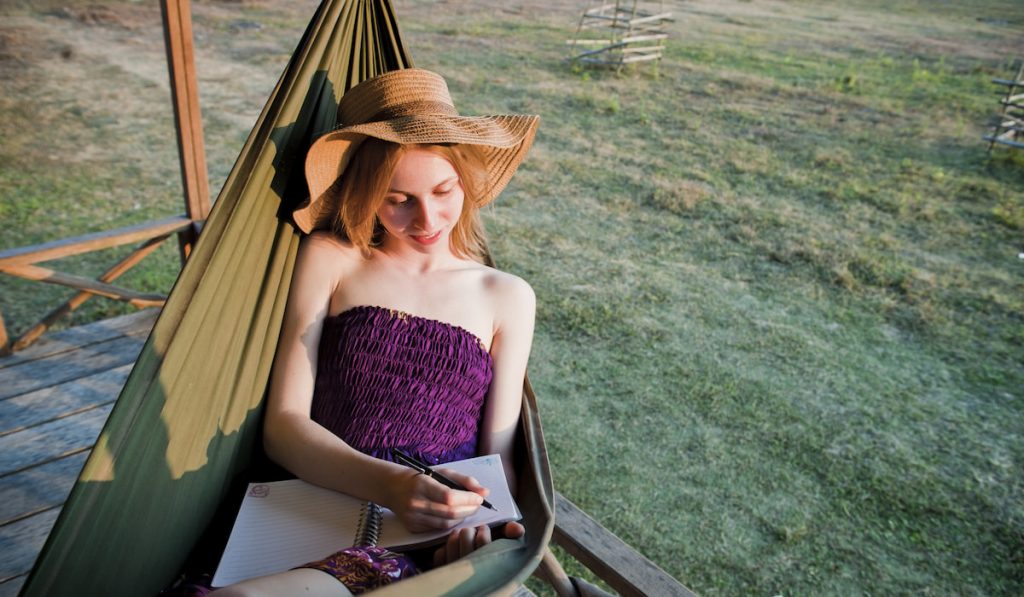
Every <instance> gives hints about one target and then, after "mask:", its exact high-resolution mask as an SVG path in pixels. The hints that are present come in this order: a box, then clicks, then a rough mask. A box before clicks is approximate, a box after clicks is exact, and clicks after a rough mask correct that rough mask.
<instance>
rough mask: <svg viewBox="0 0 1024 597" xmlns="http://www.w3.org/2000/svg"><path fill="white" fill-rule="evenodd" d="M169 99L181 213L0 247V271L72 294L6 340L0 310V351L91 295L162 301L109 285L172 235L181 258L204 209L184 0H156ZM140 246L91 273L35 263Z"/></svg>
mask: <svg viewBox="0 0 1024 597" xmlns="http://www.w3.org/2000/svg"><path fill="white" fill-rule="evenodd" d="M160 5H161V11H162V14H163V19H162V20H163V29H164V42H165V45H166V48H167V66H168V69H169V71H170V81H171V98H172V100H173V103H174V121H175V129H176V130H177V137H178V154H179V156H180V158H181V173H182V183H183V188H184V196H185V215H183V216H180V217H175V218H167V219H163V220H157V221H152V222H146V223H143V224H138V225H134V226H127V227H123V228H117V229H114V230H108V231H104V232H98V233H93V234H86V235H82V236H75V237H72V238H66V239H61V240H58V241H53V242H48V243H43V244H37V245H31V246H27V247H17V248H14V249H8V250H6V251H0V272H2V273H5V274H8V275H11V276H15V277H18V278H23V279H26V280H33V281H37V282H46V283H48V284H60V285H62V286H68V287H70V288H74V289H76V290H78V291H79V292H78V293H77V294H75V295H74V296H72V297H71V298H70V299H68V300H67V301H65V302H64V303H62V304H61V305H59V306H58V307H56V308H55V309H53V310H52V311H50V312H49V313H47V314H46V315H44V316H43V317H42V319H40V320H39V321H38V322H37V323H36V324H34V325H33V326H31V327H30V328H29V329H28V330H26V331H25V332H23V333H22V334H21V335H20V336H19V337H17V338H14V339H11V338H9V337H8V335H7V328H6V326H5V325H4V320H3V313H2V311H0V356H4V355H8V354H10V353H12V352H15V351H18V350H21V349H23V348H25V347H26V346H29V345H30V344H32V343H33V342H35V341H36V340H37V339H38V338H39V337H40V336H41V335H42V334H43V333H45V332H46V330H47V329H48V328H49V327H50V326H52V325H53V324H54V323H55V322H57V320H59V319H60V318H61V317H64V316H65V315H67V314H68V313H71V312H72V311H74V310H75V309H77V308H78V307H79V306H81V305H82V303H84V302H85V301H87V300H89V299H90V298H92V297H93V296H97V295H99V296H104V297H107V298H111V299H115V300H119V301H124V302H127V303H129V304H131V305H134V306H136V307H151V306H158V305H162V304H163V302H164V300H165V299H166V296H164V295H160V294H144V293H139V292H135V291H133V290H129V289H126V288H121V287H119V286H115V285H114V284H113V282H114V281H115V280H116V279H117V278H118V277H120V276H121V275H122V274H124V273H125V272H127V271H128V270H130V269H131V268H132V267H134V266H135V265H137V264H138V263H139V262H140V261H142V259H143V258H145V257H146V256H147V255H149V254H150V253H152V252H153V251H154V250H155V249H156V248H157V247H158V246H159V245H160V243H162V242H163V241H164V240H166V239H167V238H168V237H169V236H171V235H172V234H176V235H177V236H178V243H179V246H180V249H181V259H182V262H184V260H185V259H186V258H187V257H188V254H189V252H190V251H191V248H192V245H193V243H195V241H196V238H197V237H198V234H199V230H200V229H201V227H202V223H203V221H204V220H205V219H206V217H207V216H208V215H209V213H210V191H209V183H208V182H207V170H206V153H205V150H204V147H203V123H202V118H201V114H200V111H199V88H198V84H197V82H196V71H195V59H194V47H193V43H192V16H191V14H192V13H191V7H190V4H189V0H161V2H160ZM131 243H140V244H139V245H138V246H137V247H136V249H135V250H134V251H132V252H131V253H130V254H129V255H128V256H127V257H124V258H122V259H121V260H120V261H118V262H117V263H115V264H114V265H112V266H111V267H110V268H109V269H107V271H105V272H103V274H101V275H100V276H99V277H98V278H96V279H90V278H86V277H82V276H76V275H73V274H66V273H63V272H59V271H56V270H54V269H51V268H48V267H43V266H40V265H37V264H39V263H42V262H46V261H50V260H53V259H59V258H61V257H68V256H71V255H79V254H82V253H89V252H92V251H99V250H101V249H108V248H111V247H118V246H123V245H126V244H131Z"/></svg>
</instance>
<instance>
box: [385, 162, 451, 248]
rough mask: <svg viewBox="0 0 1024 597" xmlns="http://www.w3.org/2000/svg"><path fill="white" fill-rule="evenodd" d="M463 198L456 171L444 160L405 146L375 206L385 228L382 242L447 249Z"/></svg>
mask: <svg viewBox="0 0 1024 597" xmlns="http://www.w3.org/2000/svg"><path fill="white" fill-rule="evenodd" d="M464 199H465V193H464V191H463V189H462V184H461V183H460V181H459V175H458V173H457V172H456V171H455V167H454V166H452V164H451V163H450V162H449V161H448V160H446V159H445V158H443V157H441V156H439V155H437V154H436V153H432V152H430V151H427V150H425V149H419V148H410V149H408V150H406V151H405V152H404V153H403V154H402V157H401V158H400V160H399V162H398V165H397V166H396V167H395V172H394V174H393V175H392V177H391V184H390V185H389V187H388V191H387V194H386V195H385V196H384V203H382V204H381V206H380V209H379V210H377V217H378V218H379V219H380V223H381V224H382V225H383V226H384V229H385V230H386V231H387V237H386V238H385V240H384V243H385V244H389V243H403V244H406V245H408V246H409V247H412V248H414V249H416V250H418V251H421V252H426V251H431V252H432V251H436V250H438V248H444V249H447V248H448V247H449V244H448V241H449V236H450V235H451V231H452V228H453V227H454V226H455V224H456V223H457V222H458V221H459V217H460V216H461V215H462V202H463V201H464Z"/></svg>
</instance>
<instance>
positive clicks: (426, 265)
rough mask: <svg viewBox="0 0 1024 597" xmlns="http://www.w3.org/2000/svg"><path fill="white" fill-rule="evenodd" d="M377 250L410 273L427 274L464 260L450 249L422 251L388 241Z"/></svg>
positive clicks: (396, 265)
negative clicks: (394, 244) (396, 245)
mask: <svg viewBox="0 0 1024 597" xmlns="http://www.w3.org/2000/svg"><path fill="white" fill-rule="evenodd" d="M376 250H377V253H378V255H380V256H381V257H383V258H384V259H386V260H387V261H389V262H390V263H391V264H392V265H394V266H395V267H397V268H399V269H401V270H403V271H405V272H407V273H410V274H425V273H430V272H433V271H438V270H442V269H449V268H451V267H452V266H453V265H455V264H458V263H461V261H462V260H461V259H459V258H458V257H456V256H455V254H454V253H452V252H451V251H450V250H441V251H432V252H420V251H417V250H415V249H412V248H410V247H404V246H398V247H395V246H389V243H388V242H387V241H385V242H384V243H383V244H381V246H379V247H377V249H376Z"/></svg>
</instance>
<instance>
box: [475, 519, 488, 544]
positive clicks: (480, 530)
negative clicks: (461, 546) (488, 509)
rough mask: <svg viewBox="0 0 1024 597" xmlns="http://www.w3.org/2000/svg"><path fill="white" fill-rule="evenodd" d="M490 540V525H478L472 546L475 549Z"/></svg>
mask: <svg viewBox="0 0 1024 597" xmlns="http://www.w3.org/2000/svg"><path fill="white" fill-rule="evenodd" d="M490 542H491V527H489V526H487V525H485V524H484V525H480V526H478V527H476V538H475V539H474V541H473V548H474V549H477V548H480V547H483V546H484V545H487V544H488V543H490Z"/></svg>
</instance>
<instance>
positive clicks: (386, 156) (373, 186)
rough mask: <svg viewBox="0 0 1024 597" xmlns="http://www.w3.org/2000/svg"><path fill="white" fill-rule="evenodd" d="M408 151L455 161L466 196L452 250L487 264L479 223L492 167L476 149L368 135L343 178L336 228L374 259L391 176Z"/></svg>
mask: <svg viewBox="0 0 1024 597" xmlns="http://www.w3.org/2000/svg"><path fill="white" fill-rule="evenodd" d="M409 148H417V149H423V150H426V151H429V152H431V153H435V154H437V155H439V156H441V157H443V158H444V159H446V160H448V162H449V163H451V165H452V167H453V168H455V173H456V174H457V175H458V176H459V182H460V184H461V185H462V189H463V192H464V193H465V200H464V201H463V202H462V213H461V214H460V215H459V219H458V221H457V222H456V223H455V226H453V227H452V232H451V237H450V238H451V249H452V252H453V253H455V255H457V256H459V257H465V258H469V259H473V260H475V261H483V258H484V245H485V242H486V240H485V237H484V229H483V224H482V223H481V222H480V208H479V197H480V195H481V189H484V188H486V182H487V181H486V176H487V168H486V166H485V161H484V155H483V152H481V151H480V149H479V148H477V147H476V146H474V145H458V144H445V145H403V144H400V143H392V142H390V141H384V140H382V139H377V138H376V137H367V138H366V139H365V140H364V141H363V142H362V144H361V145H360V146H359V149H358V150H356V153H355V155H353V156H352V161H351V162H350V163H349V165H348V167H347V168H345V172H344V173H343V174H342V176H341V178H340V179H339V180H338V182H337V183H336V184H337V189H338V190H337V194H336V199H335V201H336V203H335V205H337V209H336V210H333V211H334V214H333V216H332V217H331V228H332V229H333V230H334V232H335V234H338V235H339V236H341V237H343V238H346V239H348V241H349V242H351V243H352V244H353V245H355V246H356V247H358V248H359V250H361V251H362V252H363V254H364V255H367V256H369V254H370V248H371V247H374V246H376V245H378V244H380V242H381V240H382V236H383V234H384V229H383V227H382V226H381V225H380V222H379V221H378V220H377V211H378V210H379V209H380V207H381V205H382V204H383V203H384V197H385V195H387V191H388V187H389V186H390V185H391V177H392V176H393V175H394V172H395V168H396V167H397V166H398V162H399V161H400V160H401V159H402V155H404V154H405V152H406V151H408V150H409Z"/></svg>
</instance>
